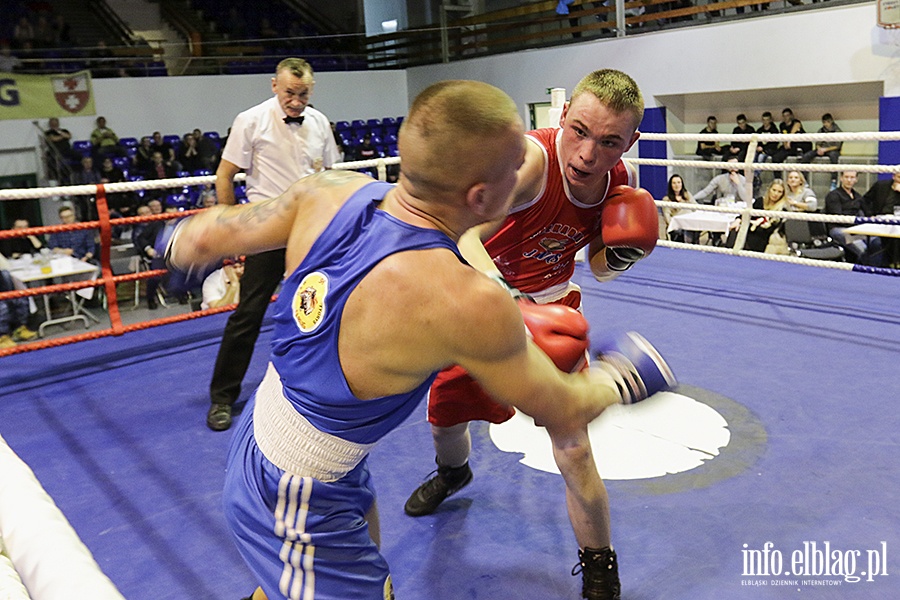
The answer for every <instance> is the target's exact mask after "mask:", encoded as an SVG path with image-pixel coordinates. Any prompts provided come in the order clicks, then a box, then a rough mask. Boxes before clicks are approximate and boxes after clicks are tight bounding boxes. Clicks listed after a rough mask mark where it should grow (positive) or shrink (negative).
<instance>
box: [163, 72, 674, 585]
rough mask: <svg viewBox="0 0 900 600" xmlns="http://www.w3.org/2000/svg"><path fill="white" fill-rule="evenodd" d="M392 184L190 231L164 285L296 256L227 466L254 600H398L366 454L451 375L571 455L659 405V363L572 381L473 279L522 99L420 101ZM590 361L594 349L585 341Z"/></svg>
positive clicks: (435, 91) (309, 191) (255, 208)
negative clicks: (229, 264)
mask: <svg viewBox="0 0 900 600" xmlns="http://www.w3.org/2000/svg"><path fill="white" fill-rule="evenodd" d="M399 146H400V153H401V155H402V156H403V167H402V172H401V175H400V180H399V182H398V184H397V185H396V186H390V185H387V184H384V183H380V182H374V181H373V180H372V179H370V178H368V177H366V176H364V175H360V174H356V173H346V172H338V171H327V172H324V173H320V174H316V175H312V176H310V177H306V178H304V179H302V180H300V181H298V182H297V183H296V184H294V185H293V186H292V187H291V188H290V189H289V190H288V191H287V192H286V193H285V194H284V195H282V196H280V197H278V198H275V199H272V200H267V201H261V202H256V203H253V204H248V205H242V206H222V207H216V208H213V209H209V210H207V211H204V212H203V213H201V214H199V215H196V216H194V217H192V218H190V219H186V220H184V221H183V222H182V223H181V224H180V225H179V226H178V227H177V228H176V230H175V232H174V233H173V235H172V238H171V240H169V244H168V248H167V251H166V256H167V258H168V261H169V264H170V265H171V266H172V267H173V268H177V269H182V270H188V271H189V270H193V269H195V268H198V267H199V266H201V265H208V264H210V263H212V262H214V261H216V260H217V259H219V258H221V257H223V256H225V255H231V254H235V253H241V254H246V253H253V252H261V251H265V250H271V249H274V248H277V247H281V246H286V247H287V254H286V272H287V273H288V276H287V278H286V280H285V283H284V287H283V289H282V291H281V293H280V294H279V299H278V302H277V305H276V317H275V319H276V325H275V332H274V335H273V345H272V354H271V362H270V365H269V369H268V372H267V374H266V376H265V379H264V380H263V382H262V383H261V384H260V387H259V389H258V390H257V392H256V394H255V396H254V398H253V400H252V401H251V403H250V404H249V405H248V407H247V409H245V411H244V416H243V418H242V420H241V423H240V425H239V427H238V428H237V431H236V432H235V437H234V439H233V441H232V446H231V450H230V452H229V459H228V468H227V473H226V483H225V498H224V501H225V512H226V518H227V520H228V524H229V526H230V527H231V529H232V532H233V533H234V535H235V539H236V542H237V545H238V548H239V550H240V552H241V554H242V556H243V557H244V559H245V560H246V561H247V563H248V565H249V566H250V568H251V569H252V570H253V572H254V573H255V574H256V576H257V577H258V579H259V582H260V586H261V589H260V590H257V592H256V593H255V594H254V598H255V599H258V598H264V597H268V598H273V599H274V598H292V599H293V598H297V599H301V598H302V599H304V600H346V599H347V598H359V599H364V600H369V599H371V600H375V599H382V598H392V597H393V591H392V586H391V580H390V572H389V570H388V566H387V563H386V562H385V560H384V558H383V557H382V556H381V554H380V553H379V551H378V539H379V531H378V520H377V510H376V503H375V497H374V492H373V489H372V487H371V485H370V480H369V472H368V468H367V463H366V456H367V454H368V451H369V449H370V448H371V447H372V445H373V444H374V443H376V442H377V441H378V440H379V439H380V438H381V437H383V436H384V435H385V434H386V433H388V432H389V431H390V430H392V429H393V428H394V427H396V426H397V425H399V424H400V423H401V422H402V421H403V420H404V419H405V418H406V417H407V416H408V415H409V414H410V412H411V411H412V410H413V409H414V408H415V407H416V406H417V404H418V403H419V402H420V401H421V400H422V398H423V397H424V394H425V392H426V390H427V389H428V387H429V385H430V384H431V382H432V381H433V379H434V377H435V374H436V372H437V371H439V370H440V369H442V368H444V367H446V366H449V365H453V364H459V365H461V366H462V367H464V368H465V369H466V370H467V371H468V372H469V373H470V374H471V375H472V376H473V377H474V378H475V379H476V380H477V381H478V382H479V383H480V384H481V385H482V386H483V387H484V389H485V390H486V391H487V392H488V393H490V394H491V395H492V396H493V397H494V398H496V399H498V400H499V401H501V402H505V403H508V404H510V405H512V406H515V407H516V408H518V409H519V410H522V411H523V412H524V413H526V414H528V415H530V416H532V417H533V418H534V419H535V420H536V421H537V422H539V423H540V424H541V425H543V426H544V427H546V428H547V429H548V431H550V432H551V436H557V438H558V439H565V437H566V434H567V433H569V432H571V431H573V430H580V429H581V428H583V427H585V425H586V423H588V422H590V421H591V420H593V419H594V418H596V417H597V416H598V415H599V414H600V413H601V412H602V411H603V410H604V409H605V408H606V407H608V406H610V405H612V404H615V403H618V402H621V401H622V399H623V397H624V398H627V399H636V398H635V397H634V390H635V383H636V382H638V383H640V382H643V384H642V385H641V386H639V387H642V389H643V388H647V390H645V391H650V392H651V393H652V391H655V390H653V389H652V388H653V387H654V384H651V383H649V382H650V381H651V380H652V378H654V377H655V378H658V376H659V374H660V372H662V371H667V370H668V369H667V367H666V366H665V364H664V362H663V361H662V359H661V358H659V357H658V356H656V355H655V353H654V352H644V351H641V350H638V351H635V349H634V348H635V347H632V348H620V349H617V350H616V352H615V356H616V359H615V360H610V361H603V360H602V359H601V360H599V361H595V363H596V365H597V366H596V367H592V368H591V369H589V370H587V371H584V372H579V373H574V374H570V373H565V372H563V371H561V370H559V369H557V368H556V366H554V364H553V362H552V361H551V360H550V358H548V356H547V355H546V354H544V353H543V352H542V351H541V350H539V349H538V347H537V346H536V345H535V344H533V343H531V342H529V341H528V340H527V337H526V332H525V327H524V325H523V317H522V313H521V312H520V310H519V309H518V308H517V306H516V303H515V301H514V300H513V299H512V298H511V297H510V296H509V295H508V294H507V293H506V292H505V291H504V290H503V289H502V288H501V287H499V286H497V285H496V283H494V282H493V281H492V280H490V279H489V278H488V277H486V276H484V275H482V274H481V273H479V272H477V271H476V270H474V269H472V268H471V267H469V266H468V265H466V264H465V263H464V262H463V261H462V260H461V258H460V255H459V253H458V250H457V248H456V242H457V241H458V239H459V236H460V235H461V234H462V233H463V232H465V231H466V230H467V229H469V228H470V227H472V226H474V225H477V224H479V223H483V222H487V221H490V220H493V219H496V218H498V217H499V216H501V215H503V214H505V212H506V210H507V209H508V208H509V196H510V192H511V190H512V188H513V186H514V184H515V181H516V169H517V168H518V167H519V166H520V165H521V164H522V160H523V156H524V151H525V146H524V138H523V127H522V122H521V119H520V118H519V116H518V113H517V108H516V106H515V104H514V103H513V101H512V100H511V99H510V98H509V97H508V96H506V95H505V94H504V93H503V92H501V91H500V90H498V89H496V88H494V87H492V86H489V85H487V84H484V83H479V82H472V81H447V82H441V83H438V84H435V85H433V86H431V87H429V88H428V89H426V90H425V91H423V92H422V93H421V94H420V95H419V96H418V97H417V99H416V100H415V101H414V103H413V105H412V107H411V109H410V111H409V116H408V117H407V119H406V120H405V121H404V124H403V127H402V128H401V131H400V139H399ZM582 343H583V342H582Z"/></svg>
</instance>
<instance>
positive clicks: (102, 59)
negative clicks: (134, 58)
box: [88, 40, 118, 77]
mask: <svg viewBox="0 0 900 600" xmlns="http://www.w3.org/2000/svg"><path fill="white" fill-rule="evenodd" d="M88 68H89V69H90V70H91V75H93V76H94V77H115V76H116V75H117V74H118V68H117V66H116V64H115V55H114V54H113V52H112V50H110V49H109V48H108V47H107V45H106V40H100V41H98V42H97V46H96V47H95V48H93V49H92V50H91V51H90V60H89V61H88Z"/></svg>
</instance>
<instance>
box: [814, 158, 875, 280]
mask: <svg viewBox="0 0 900 600" xmlns="http://www.w3.org/2000/svg"><path fill="white" fill-rule="evenodd" d="M856 182H857V175H856V171H843V172H842V173H841V185H840V186H839V187H837V188H835V189H833V190H831V191H830V192H828V195H827V196H825V212H826V213H827V214H829V215H848V216H852V217H859V216H863V209H862V194H860V193H859V192H857V191H856V190H855V189H854V188H853V186H855V185H856ZM847 227H848V226H847V225H846V224H844V223H832V224H831V225H829V229H828V235H830V236H831V238H832V239H833V240H834V241H835V242H837V243H838V244H840V245H841V246H842V247H843V248H844V251H845V252H846V254H847V256H849V257H851V259H853V262H855V263H860V262H862V261H863V257H864V256H865V254H866V250H867V249H868V244H867V243H866V238H865V237H864V236H860V235H853V234H850V233H847V232H846V230H847Z"/></svg>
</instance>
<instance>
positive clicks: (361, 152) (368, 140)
mask: <svg viewBox="0 0 900 600" xmlns="http://www.w3.org/2000/svg"><path fill="white" fill-rule="evenodd" d="M374 158H378V150H376V149H375V146H373V145H372V134H371V133H367V134H365V135H364V136H363V141H362V144H360V146H359V148H357V149H356V160H372V159H374Z"/></svg>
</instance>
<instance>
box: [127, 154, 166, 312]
mask: <svg viewBox="0 0 900 600" xmlns="http://www.w3.org/2000/svg"><path fill="white" fill-rule="evenodd" d="M154 154H158V152H157V153H154ZM147 207H148V210H149V212H150V214H154V215H158V214H161V213H162V212H163V208H162V202H160V201H159V200H157V199H153V200H150V201H149V202H148V203H147ZM166 212H176V209H175V208H174V207H166ZM167 223H173V224H174V221H150V222H148V223H143V225H144V227H143V228H142V229H141V231H140V233H139V234H138V236H137V238H136V242H135V245H134V246H135V248H140V254H141V257H142V259H143V260H144V261H145V262H146V263H147V264H148V265H149V266H150V268H151V269H164V268H165V261H164V260H163V257H161V256H159V254H158V253H157V252H156V240H157V238H158V237H159V235H160V234H161V233H162V231H163V229H165V227H166V224H167ZM159 285H160V278H159V277H153V278H151V279H148V280H147V307H148V308H149V309H150V310H156V309H157V308H159V300H158V298H157V293H156V292H157V290H159Z"/></svg>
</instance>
